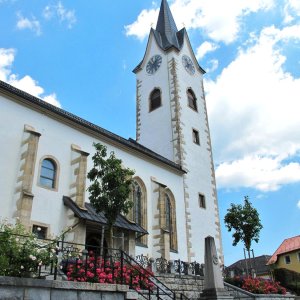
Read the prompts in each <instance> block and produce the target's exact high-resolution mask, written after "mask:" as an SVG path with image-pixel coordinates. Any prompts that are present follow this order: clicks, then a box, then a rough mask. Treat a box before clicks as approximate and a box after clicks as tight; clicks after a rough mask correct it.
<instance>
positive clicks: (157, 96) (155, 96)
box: [149, 88, 161, 111]
mask: <svg viewBox="0 0 300 300" xmlns="http://www.w3.org/2000/svg"><path fill="white" fill-rule="evenodd" d="M149 101H150V103H149V111H153V110H155V109H157V108H159V107H160V106H161V91H160V89H157V88H156V89H154V90H153V91H152V92H151V94H150V100H149Z"/></svg>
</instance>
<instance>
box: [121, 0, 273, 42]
mask: <svg viewBox="0 0 300 300" xmlns="http://www.w3.org/2000/svg"><path fill="white" fill-rule="evenodd" d="M273 5H274V0H227V1H220V0H201V1H200V0H175V1H174V2H173V4H172V5H171V10H172V13H173V15H174V18H175V20H176V21H177V25H178V27H179V28H181V27H183V26H184V27H186V28H187V29H191V28H193V29H199V28H202V29H203V30H204V31H205V32H206V33H207V35H208V36H209V37H210V38H211V39H212V40H214V41H223V42H225V43H230V42H232V41H234V40H235V39H236V37H237V35H238V33H239V29H240V24H241V20H242V17H243V16H246V15H248V14H250V13H251V12H257V11H259V10H268V9H270V8H271V7H272V6H273ZM157 15H158V9H150V10H143V11H142V12H141V13H140V15H139V16H138V18H137V20H136V21H135V22H134V23H132V24H130V25H128V26H125V29H126V34H127V35H133V36H136V37H138V38H139V39H143V38H145V37H146V36H147V34H148V33H149V29H150V26H151V25H150V24H156V21H157Z"/></svg>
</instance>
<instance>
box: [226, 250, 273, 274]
mask: <svg viewBox="0 0 300 300" xmlns="http://www.w3.org/2000/svg"><path fill="white" fill-rule="evenodd" d="M270 258H271V256H270V255H261V256H257V257H254V258H250V259H247V260H246V259H240V260H238V261H237V262H235V263H233V264H232V265H230V266H229V267H226V268H225V274H226V277H231V278H233V277H235V276H245V275H246V274H247V273H246V269H247V267H248V269H250V268H251V269H252V270H253V271H254V273H255V275H256V277H260V278H264V279H270V278H271V273H270V267H269V266H268V265H267V262H268V261H269V259H270Z"/></svg>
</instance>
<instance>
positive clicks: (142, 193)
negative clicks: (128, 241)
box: [132, 179, 147, 246]
mask: <svg viewBox="0 0 300 300" xmlns="http://www.w3.org/2000/svg"><path fill="white" fill-rule="evenodd" d="M132 200H133V209H132V210H133V211H132V214H133V221H134V222H135V223H137V224H139V225H140V226H141V227H143V228H144V229H146V230H147V203H146V190H145V187H144V184H142V182H141V180H138V179H136V180H134V181H133V185H132ZM136 243H137V244H138V245H141V246H146V245H147V236H145V235H144V236H137V239H136Z"/></svg>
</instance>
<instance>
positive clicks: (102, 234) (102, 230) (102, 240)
mask: <svg viewBox="0 0 300 300" xmlns="http://www.w3.org/2000/svg"><path fill="white" fill-rule="evenodd" d="M103 245H104V226H102V227H101V239H100V257H101V258H102V257H103Z"/></svg>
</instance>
